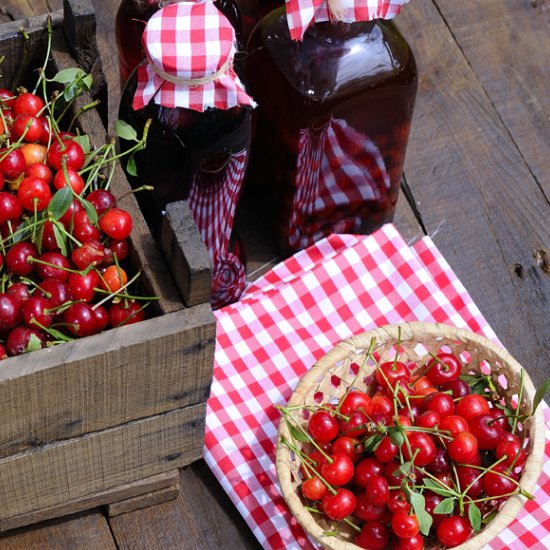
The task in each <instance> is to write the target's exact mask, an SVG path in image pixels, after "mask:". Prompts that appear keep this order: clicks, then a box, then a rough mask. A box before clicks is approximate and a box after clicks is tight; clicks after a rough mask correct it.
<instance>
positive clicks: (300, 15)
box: [286, 0, 409, 40]
mask: <svg viewBox="0 0 550 550" xmlns="http://www.w3.org/2000/svg"><path fill="white" fill-rule="evenodd" d="M408 1H409V0H286V16H287V21H288V27H289V29H290V36H291V38H293V39H294V40H301V39H302V37H303V36H304V33H305V32H306V30H307V28H308V27H309V26H310V25H311V24H313V23H317V22H321V21H332V20H334V19H335V8H334V7H332V10H331V6H335V5H336V6H337V8H336V11H340V12H341V13H340V14H339V16H338V20H339V21H345V22H346V23H353V22H355V21H370V20H371V19H392V18H393V17H395V16H396V15H397V14H398V13H399V11H400V10H401V6H402V5H403V4H406V3H407V2H408Z"/></svg>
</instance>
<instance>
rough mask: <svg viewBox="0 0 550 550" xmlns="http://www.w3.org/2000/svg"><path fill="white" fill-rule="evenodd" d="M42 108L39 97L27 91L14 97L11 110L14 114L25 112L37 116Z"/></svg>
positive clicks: (42, 103) (42, 104)
mask: <svg viewBox="0 0 550 550" xmlns="http://www.w3.org/2000/svg"><path fill="white" fill-rule="evenodd" d="M43 108H44V102H43V101H42V99H41V98H40V97H38V96H37V95H35V94H31V93H29V92H25V93H23V94H21V95H19V96H17V98H16V99H15V102H14V104H13V112H14V113H15V114H16V115H21V114H27V115H32V116H37V115H38V113H39V112H40V111H41V110H42V109H43Z"/></svg>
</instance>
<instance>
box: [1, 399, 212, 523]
mask: <svg viewBox="0 0 550 550" xmlns="http://www.w3.org/2000/svg"><path fill="white" fill-rule="evenodd" d="M205 407H206V405H205V404H200V405H194V406H191V407H186V408H184V409H179V410H177V411H172V412H169V413H166V414H163V415H158V416H153V417H150V418H147V419H144V420H139V421H136V422H131V423H128V424H125V425H122V426H119V427H116V428H111V429H108V430H103V431H101V432H97V433H95V434H88V435H86V436H82V437H79V438H74V439H71V440H68V441H64V442H60V443H54V444H51V445H46V446H44V447H43V448H42V449H41V450H40V453H34V452H33V451H30V452H22V453H18V454H17V455H12V456H10V457H8V458H3V459H1V460H0V518H2V519H0V531H1V530H3V529H4V528H6V529H9V528H10V518H13V517H14V516H15V517H16V516H21V515H23V514H26V513H33V512H35V511H37V510H41V509H43V508H48V507H52V506H56V505H59V504H62V503H64V502H66V501H68V500H72V499H78V498H81V497H86V496H88V495H92V494H93V493H96V492H98V491H103V490H106V489H110V488H113V487H117V486H119V485H123V484H125V483H131V482H132V481H135V480H136V479H140V478H141V477H143V476H145V477H147V476H152V475H155V474H159V473H162V472H166V471H171V470H173V469H174V468H178V467H181V466H184V465H185V464H189V463H190V462H193V461H194V460H197V459H198V458H200V456H201V453H202V447H203V437H204V416H205Z"/></svg>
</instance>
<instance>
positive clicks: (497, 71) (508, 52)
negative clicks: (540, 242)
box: [436, 0, 550, 200]
mask: <svg viewBox="0 0 550 550" xmlns="http://www.w3.org/2000/svg"><path fill="white" fill-rule="evenodd" d="M436 4H437V6H438V7H439V9H440V11H441V14H442V15H443V17H444V18H445V21H446V23H447V25H448V26H449V28H451V29H452V33H453V36H454V37H455V39H456V40H457V42H458V43H459V44H460V47H461V49H462V51H463V52H464V55H465V56H466V58H467V59H468V62H469V63H470V65H471V66H472V69H473V70H474V72H475V74H476V77H477V78H478V79H479V81H480V82H481V84H482V85H483V88H484V89H485V91H486V93H487V95H488V96H489V98H490V100H491V102H492V104H493V106H494V107H495V109H496V111H497V113H498V115H499V116H500V118H501V119H502V122H503V123H504V125H505V126H506V128H507V130H508V131H509V132H510V135H511V137H512V140H513V141H514V143H515V144H516V146H517V147H518V149H519V151H520V153H521V155H522V157H523V158H524V159H525V160H526V161H527V163H528V165H529V168H530V170H531V171H532V173H533V176H534V177H535V179H536V180H537V182H538V183H539V185H540V186H541V188H542V189H543V190H544V192H545V194H546V199H547V200H549V199H550V154H549V153H548V152H549V151H550V93H549V92H548V84H549V82H550V64H549V63H548V59H550V4H549V3H548V0H538V1H536V2H532V1H518V0H500V2H477V1H475V0H466V1H464V2H456V1H454V0H436ZM480 36H483V40H480Z"/></svg>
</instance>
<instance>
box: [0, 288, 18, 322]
mask: <svg viewBox="0 0 550 550" xmlns="http://www.w3.org/2000/svg"><path fill="white" fill-rule="evenodd" d="M20 307H21V304H20V303H19V302H18V301H17V300H16V298H15V297H14V296H13V295H10V294H6V293H2V294H0V330H6V329H11V328H14V327H15V326H17V324H18V323H19V320H20V318H21V316H20V312H19V310H20Z"/></svg>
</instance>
